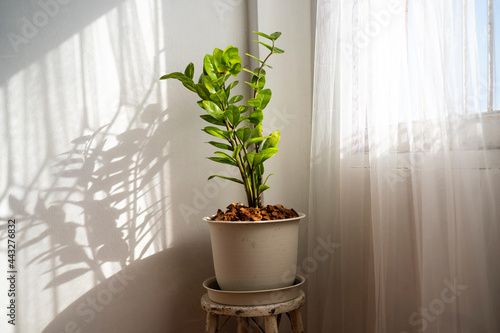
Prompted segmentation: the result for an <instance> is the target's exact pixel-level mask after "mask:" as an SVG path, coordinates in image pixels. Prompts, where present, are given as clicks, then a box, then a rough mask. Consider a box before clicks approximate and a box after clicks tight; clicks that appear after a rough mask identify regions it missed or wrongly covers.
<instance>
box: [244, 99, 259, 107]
mask: <svg viewBox="0 0 500 333" xmlns="http://www.w3.org/2000/svg"><path fill="white" fill-rule="evenodd" d="M247 104H248V105H250V106H251V107H253V108H258V107H259V106H260V101H259V100H258V99H257V98H251V99H249V100H248V101H247Z"/></svg>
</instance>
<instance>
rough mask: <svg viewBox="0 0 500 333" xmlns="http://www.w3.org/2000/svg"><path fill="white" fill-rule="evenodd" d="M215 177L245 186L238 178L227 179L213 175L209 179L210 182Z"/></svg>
mask: <svg viewBox="0 0 500 333" xmlns="http://www.w3.org/2000/svg"><path fill="white" fill-rule="evenodd" d="M214 177H219V178H222V179H227V180H230V181H232V182H235V183H238V184H243V182H242V181H241V180H239V179H237V178H232V177H226V176H221V175H212V176H210V177H208V180H210V179H212V178H214Z"/></svg>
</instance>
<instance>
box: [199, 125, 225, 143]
mask: <svg viewBox="0 0 500 333" xmlns="http://www.w3.org/2000/svg"><path fill="white" fill-rule="evenodd" d="M202 131H203V132H205V133H208V134H210V135H212V136H215V137H217V138H221V139H226V140H229V133H228V132H227V131H223V130H221V129H218V128H217V127H213V126H207V127H205V128H204V129H202Z"/></svg>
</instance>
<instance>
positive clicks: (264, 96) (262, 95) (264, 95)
mask: <svg viewBox="0 0 500 333" xmlns="http://www.w3.org/2000/svg"><path fill="white" fill-rule="evenodd" d="M271 96H272V93H271V89H263V90H261V91H260V92H259V94H258V95H257V99H258V100H259V101H260V103H259V106H258V109H259V110H264V108H265V107H266V106H267V104H268V103H269V101H270V100H271Z"/></svg>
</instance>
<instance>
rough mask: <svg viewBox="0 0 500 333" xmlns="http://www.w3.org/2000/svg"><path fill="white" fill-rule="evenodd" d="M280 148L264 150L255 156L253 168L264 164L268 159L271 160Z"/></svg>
mask: <svg viewBox="0 0 500 333" xmlns="http://www.w3.org/2000/svg"><path fill="white" fill-rule="evenodd" d="M278 150H279V149H278V148H266V149H262V150H261V151H260V152H259V153H257V154H255V156H254V158H253V167H254V168H255V167H257V166H258V165H259V164H262V163H264V161H266V160H267V159H269V158H271V157H272V156H273V155H275V154H276V153H277V152H278Z"/></svg>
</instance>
